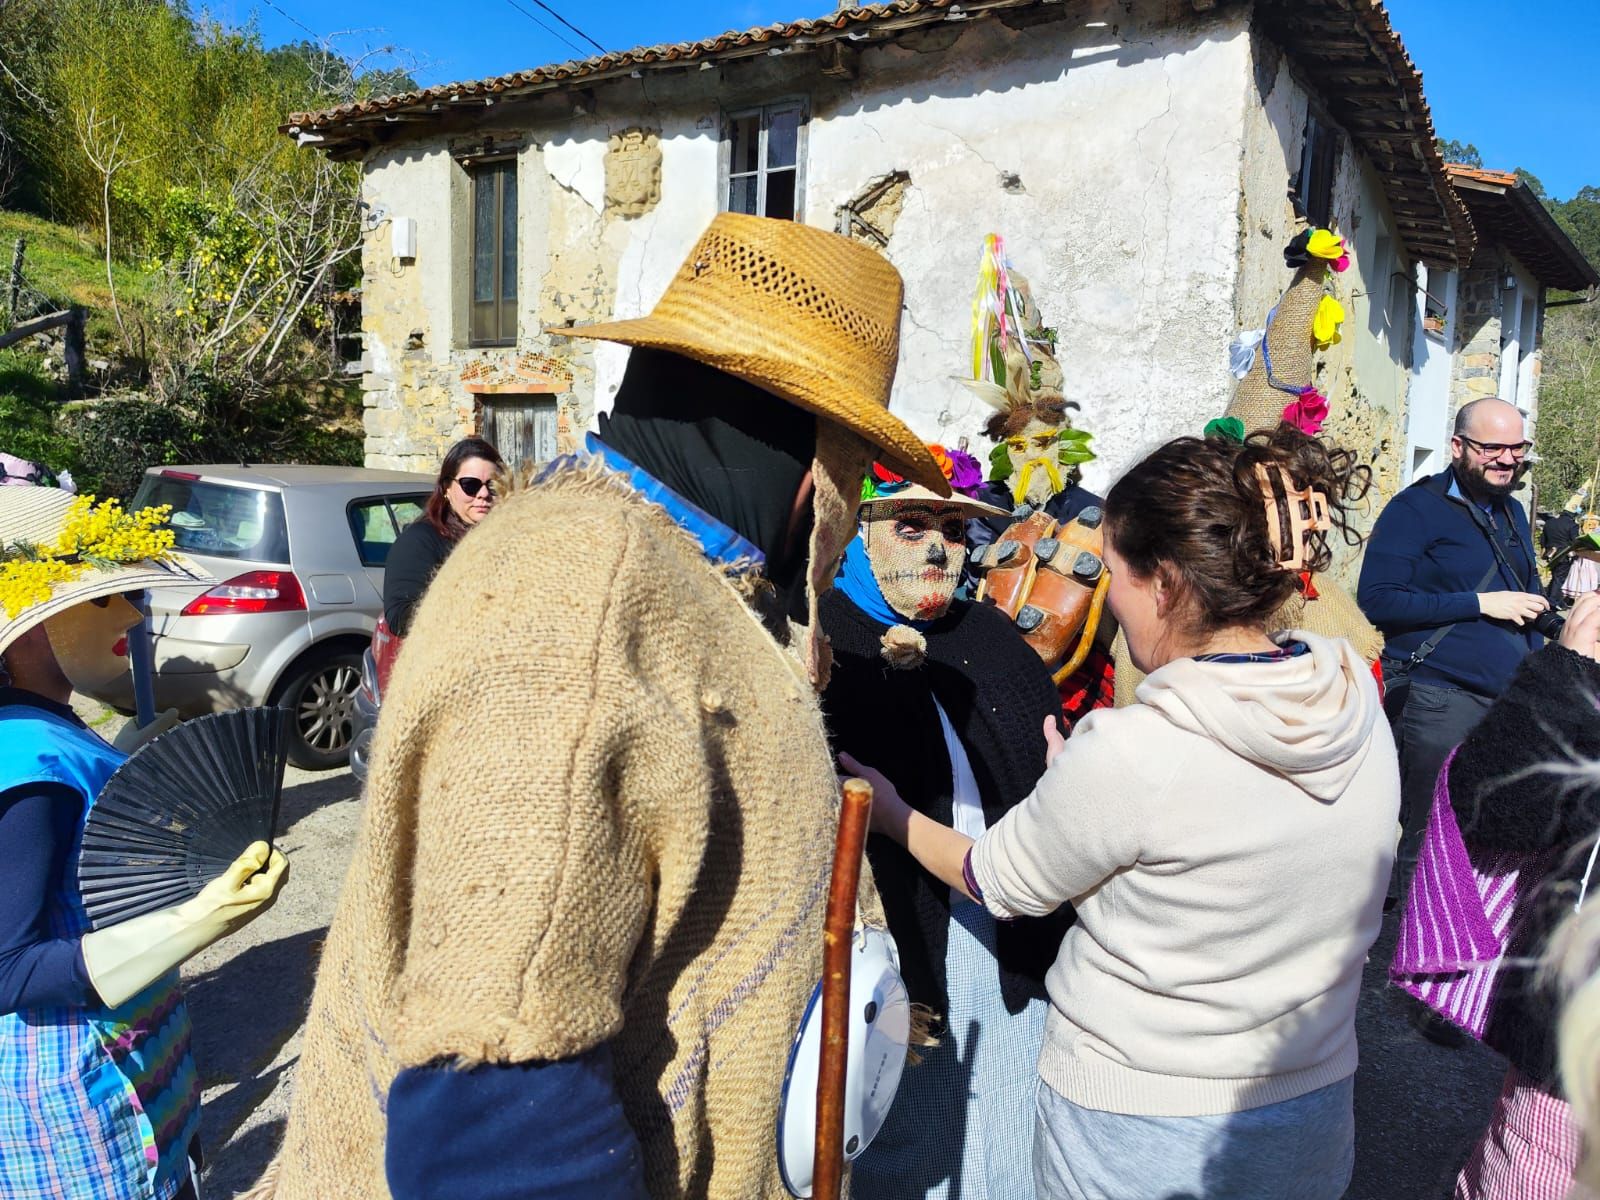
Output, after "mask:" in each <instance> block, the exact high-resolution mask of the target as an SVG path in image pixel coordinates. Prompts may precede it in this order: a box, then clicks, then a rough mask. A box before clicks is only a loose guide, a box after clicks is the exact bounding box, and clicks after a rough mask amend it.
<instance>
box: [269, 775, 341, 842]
mask: <svg viewBox="0 0 1600 1200" xmlns="http://www.w3.org/2000/svg"><path fill="white" fill-rule="evenodd" d="M360 794H361V783H360V781H359V780H357V779H356V777H355V776H354V775H352V774H350V772H349V771H329V772H327V773H325V774H322V775H314V776H312V777H311V778H310V780H309V781H307V782H305V783H290V784H289V786H287V787H285V788H284V789H283V801H282V804H281V805H280V807H279V809H278V831H279V832H280V833H283V832H286V831H288V830H290V829H293V828H294V826H295V824H296V823H297V822H299V821H300V820H302V819H304V818H305V817H308V816H310V815H311V814H312V813H314V812H316V811H317V809H319V808H321V807H322V806H323V805H325V804H338V803H339V802H340V801H343V800H354V799H355V798H356V797H357V796H358V795H360Z"/></svg>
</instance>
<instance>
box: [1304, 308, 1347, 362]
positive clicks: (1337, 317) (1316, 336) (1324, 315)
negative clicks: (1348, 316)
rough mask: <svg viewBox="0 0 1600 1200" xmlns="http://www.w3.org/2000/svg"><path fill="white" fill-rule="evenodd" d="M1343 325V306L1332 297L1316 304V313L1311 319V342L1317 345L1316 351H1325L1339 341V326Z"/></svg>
mask: <svg viewBox="0 0 1600 1200" xmlns="http://www.w3.org/2000/svg"><path fill="white" fill-rule="evenodd" d="M1342 324H1344V305H1342V304H1340V303H1339V302H1338V301H1337V300H1335V299H1334V298H1333V297H1332V296H1324V297H1323V298H1322V300H1321V301H1320V302H1319V303H1318V304H1317V312H1316V315H1315V316H1314V317H1312V318H1311V340H1312V341H1313V342H1315V343H1316V344H1317V349H1319V350H1326V349H1327V348H1328V347H1329V346H1331V345H1333V344H1334V343H1335V342H1337V341H1338V340H1339V326H1340V325H1342Z"/></svg>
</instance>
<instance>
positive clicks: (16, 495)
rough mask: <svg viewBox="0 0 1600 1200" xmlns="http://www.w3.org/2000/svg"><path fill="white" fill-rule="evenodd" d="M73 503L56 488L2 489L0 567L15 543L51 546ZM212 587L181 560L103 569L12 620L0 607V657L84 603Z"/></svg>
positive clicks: (63, 586)
mask: <svg viewBox="0 0 1600 1200" xmlns="http://www.w3.org/2000/svg"><path fill="white" fill-rule="evenodd" d="M75 499H77V497H75V496H73V495H72V494H71V493H69V492H63V491H62V490H61V489H60V488H53V487H6V488H0V563H3V562H4V561H5V556H6V553H7V552H8V551H10V549H11V548H12V547H13V546H15V545H16V544H17V543H18V542H25V543H32V544H34V545H38V546H51V545H53V544H54V543H55V541H56V539H57V538H59V537H60V536H61V531H62V529H63V528H64V527H65V526H66V523H67V513H68V511H69V510H70V509H71V508H72V504H73V501H74V500H75ZM215 582H216V580H215V579H214V578H213V577H212V576H211V575H210V574H208V573H207V572H205V571H202V570H201V569H200V568H199V567H197V566H195V565H194V564H193V563H191V562H189V561H188V560H187V559H185V558H183V557H181V556H179V555H173V556H172V557H171V558H170V559H169V560H168V561H167V562H163V563H157V562H152V561H150V560H149V559H145V560H143V561H141V562H133V563H128V564H125V565H121V566H116V567H109V568H105V569H101V568H99V567H90V568H88V569H87V570H85V571H84V572H83V574H81V575H80V576H78V578H76V579H71V580H66V581H63V582H61V583H58V584H56V585H55V587H54V588H53V589H52V590H51V592H50V598H49V599H48V600H43V601H40V602H39V603H37V604H32V605H29V606H28V607H27V608H24V609H23V610H22V611H20V612H19V613H17V615H16V616H14V617H8V616H7V615H6V609H5V608H4V607H3V606H0V654H4V653H5V651H6V649H7V648H8V647H9V646H10V645H11V643H12V642H14V641H16V640H17V638H19V637H21V636H22V635H23V634H24V633H26V632H28V630H30V629H32V628H33V627H34V626H35V625H38V624H40V623H41V622H43V621H47V620H49V619H50V618H51V617H53V616H55V615H56V614H57V613H60V612H64V611H65V610H67V609H69V608H71V607H72V606H73V605H75V604H82V603H83V602H84V601H86V600H98V599H100V597H102V596H116V595H120V594H122V593H123V592H136V591H141V590H143V589H145V588H160V587H182V586H185V585H188V586H193V585H195V584H201V585H205V584H212V583H215Z"/></svg>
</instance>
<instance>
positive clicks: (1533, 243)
mask: <svg viewBox="0 0 1600 1200" xmlns="http://www.w3.org/2000/svg"><path fill="white" fill-rule="evenodd" d="M1446 170H1447V171H1448V173H1449V177H1450V182H1451V184H1452V186H1454V188H1455V189H1456V193H1457V195H1459V196H1460V197H1461V199H1462V201H1463V202H1464V203H1465V204H1466V206H1467V211H1468V212H1469V213H1470V214H1471V216H1472V224H1473V227H1474V229H1475V231H1476V233H1477V235H1478V237H1477V249H1476V251H1475V252H1474V253H1473V255H1472V259H1471V261H1470V262H1469V263H1468V264H1467V265H1466V267H1465V268H1463V269H1461V270H1443V269H1439V270H1434V271H1433V272H1432V273H1431V274H1430V275H1428V276H1427V277H1426V282H1425V286H1424V289H1423V292H1424V303H1425V307H1426V309H1427V316H1426V319H1425V327H1424V329H1423V330H1422V335H1421V336H1422V338H1423V341H1422V350H1421V352H1420V354H1419V356H1418V363H1417V372H1416V378H1415V380H1414V381H1413V383H1412V388H1411V420H1410V423H1409V433H1410V438H1409V444H1408V446H1407V453H1406V461H1407V462H1408V463H1409V464H1410V469H1411V474H1412V477H1413V478H1414V477H1416V476H1418V475H1427V474H1431V473H1433V472H1436V471H1441V470H1443V469H1444V467H1445V464H1446V463H1448V462H1449V461H1450V433H1451V427H1452V425H1453V423H1454V417H1455V411H1456V409H1458V408H1460V407H1461V406H1462V405H1463V404H1465V403H1467V402H1468V401H1469V400H1476V399H1479V398H1481V397H1484V396H1499V397H1500V398H1501V399H1503V400H1509V401H1510V402H1511V403H1513V404H1515V405H1517V406H1518V407H1519V408H1521V409H1522V410H1523V411H1524V412H1526V413H1527V414H1528V418H1529V427H1530V429H1532V428H1533V427H1534V426H1536V425H1537V424H1538V415H1539V366H1540V362H1539V360H1540V347H1541V343H1542V337H1543V330H1544V310H1545V305H1546V303H1547V295H1548V293H1549V291H1550V289H1552V288H1556V289H1561V290H1564V291H1570V292H1582V291H1587V290H1588V289H1590V288H1594V287H1597V286H1600V273H1597V272H1596V271H1595V268H1594V266H1593V265H1592V264H1591V263H1589V261H1588V260H1587V259H1585V258H1584V256H1583V254H1582V252H1581V251H1580V250H1579V249H1578V248H1577V247H1576V246H1574V245H1573V244H1572V241H1571V239H1570V238H1568V237H1567V235H1566V233H1565V232H1564V231H1563V230H1562V228H1561V226H1559V225H1557V224H1556V223H1555V220H1554V218H1552V217H1551V216H1550V213H1549V211H1548V210H1547V209H1546V208H1545V207H1544V205H1543V204H1541V203H1540V201H1539V198H1538V197H1537V196H1535V195H1534V194H1533V192H1532V190H1531V189H1530V188H1529V187H1528V186H1527V184H1525V183H1523V182H1522V180H1521V179H1519V178H1518V177H1517V175H1516V173H1515V172H1512V171H1485V170H1482V169H1480V168H1477V167H1468V166H1463V165H1461V164H1459V163H1450V164H1449V165H1448V166H1447V167H1446Z"/></svg>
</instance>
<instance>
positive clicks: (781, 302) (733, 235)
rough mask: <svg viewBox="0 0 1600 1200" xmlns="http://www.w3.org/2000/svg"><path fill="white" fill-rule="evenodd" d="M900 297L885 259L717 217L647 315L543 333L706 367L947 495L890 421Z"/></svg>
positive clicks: (848, 245) (791, 226) (801, 232)
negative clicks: (839, 428) (847, 437)
mask: <svg viewBox="0 0 1600 1200" xmlns="http://www.w3.org/2000/svg"><path fill="white" fill-rule="evenodd" d="M903 290H904V288H903V285H902V283H901V280H900V273H899V272H898V271H896V270H895V269H894V267H893V266H892V265H891V264H890V262H889V260H888V259H886V258H884V257H883V256H882V255H881V254H879V253H878V252H877V251H876V250H873V249H871V248H869V247H867V246H864V245H862V244H861V243H859V242H853V241H851V240H850V239H849V238H846V237H840V236H839V235H838V234H835V233H828V232H827V231H825V230H822V229H814V228H812V227H810V226H807V225H800V224H797V223H795V222H794V221H780V220H775V219H772V218H768V217H750V216H744V215H742V214H739V213H722V214H721V215H719V216H718V217H717V218H716V220H714V221H712V222H711V226H710V228H708V229H707V230H706V231H705V233H704V234H702V235H701V237H700V241H699V242H698V243H697V244H696V245H695V248H694V250H693V251H691V252H690V254H689V257H688V258H687V259H685V260H684V263H683V266H681V267H680V268H679V269H678V273H677V275H675V276H674V277H673V279H672V282H671V283H669V284H668V285H667V290H666V292H665V294H663V295H662V297H661V299H660V300H659V301H658V302H657V303H656V306H655V308H653V309H652V310H651V311H650V313H649V315H648V316H643V317H636V318H633V319H632V320H625V321H605V322H602V323H600V324H597V325H579V326H574V327H571V328H551V329H547V330H546V331H545V332H546V333H551V334H556V335H558V336H561V337H586V338H598V339H600V340H602V341H607V342H620V343H622V344H623V345H627V346H649V347H652V348H654V349H657V350H667V351H670V352H671V353H673V354H681V355H683V356H684V357H685V358H692V359H694V360H695V361H696V362H703V363H705V364H707V365H708V366H712V367H715V368H717V370H719V371H723V372H726V373H727V374H729V375H733V376H735V377H737V378H739V379H743V380H746V381H747V382H749V383H753V384H755V385H756V386H757V387H759V388H761V389H763V390H764V391H768V392H771V393H772V394H773V395H775V396H778V397H781V398H782V399H784V400H787V401H789V402H790V403H792V404H797V405H799V406H800V407H801V408H804V409H806V410H807V411H809V412H812V413H815V414H816V415H817V416H819V417H822V418H825V419H826V420H829V421H834V422H836V423H838V424H840V425H843V426H844V427H845V428H847V429H849V430H851V431H853V432H855V433H856V434H859V435H860V436H861V437H862V438H865V439H866V440H867V441H868V442H870V443H871V444H872V446H873V447H874V449H875V450H876V452H877V456H878V457H879V458H880V459H882V460H884V461H885V462H887V463H889V464H891V465H893V466H894V468H895V469H896V470H897V471H899V472H901V473H902V474H903V475H905V476H906V477H907V478H909V479H913V480H915V481H916V482H918V483H921V484H923V485H924V486H926V487H928V488H931V489H932V490H933V491H934V492H935V493H936V494H937V495H938V496H940V497H943V496H945V495H947V494H948V493H949V490H950V485H949V483H948V482H947V481H946V480H945V477H944V474H943V473H942V472H941V471H940V470H939V468H938V466H937V465H936V464H935V463H934V461H933V458H932V457H931V456H930V455H929V453H928V450H927V447H925V446H924V445H923V443H922V440H921V439H920V438H918V437H917V435H916V434H914V433H912V432H911V430H910V428H909V427H908V426H907V425H906V424H905V423H904V422H903V421H901V420H900V419H899V418H898V417H894V416H891V415H890V413H889V388H890V385H891V384H893V383H894V372H895V366H896V364H897V362H898V360H899V355H900V300H901V295H902V293H903Z"/></svg>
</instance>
